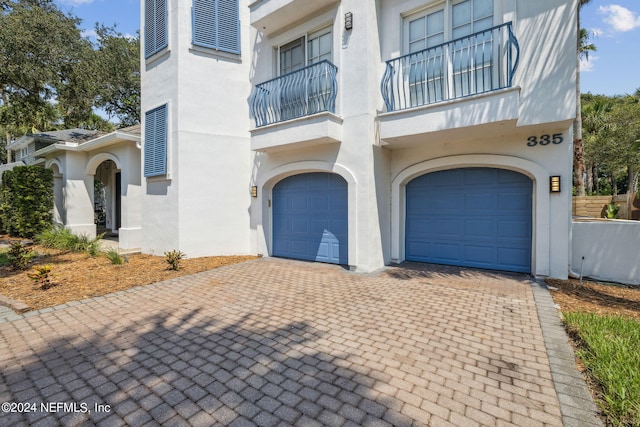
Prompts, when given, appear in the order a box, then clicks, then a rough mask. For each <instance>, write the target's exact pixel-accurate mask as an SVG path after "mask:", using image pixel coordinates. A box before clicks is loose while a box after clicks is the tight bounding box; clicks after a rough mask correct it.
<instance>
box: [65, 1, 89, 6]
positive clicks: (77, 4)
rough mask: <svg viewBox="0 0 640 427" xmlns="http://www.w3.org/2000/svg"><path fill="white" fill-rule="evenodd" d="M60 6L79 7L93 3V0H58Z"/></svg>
mask: <svg viewBox="0 0 640 427" xmlns="http://www.w3.org/2000/svg"><path fill="white" fill-rule="evenodd" d="M59 1H60V3H62V4H67V5H69V6H80V5H81V4H88V3H93V0H59Z"/></svg>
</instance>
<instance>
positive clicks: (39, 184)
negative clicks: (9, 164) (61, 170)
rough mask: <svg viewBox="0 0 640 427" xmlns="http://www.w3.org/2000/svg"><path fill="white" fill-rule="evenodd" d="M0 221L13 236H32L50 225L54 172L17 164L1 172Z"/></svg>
mask: <svg viewBox="0 0 640 427" xmlns="http://www.w3.org/2000/svg"><path fill="white" fill-rule="evenodd" d="M0 187H1V188H0V223H1V224H2V226H3V228H4V231H6V232H7V233H9V234H10V235H12V236H20V237H28V238H31V237H33V236H35V235H36V234H38V233H40V232H42V231H44V230H45V229H47V228H48V227H50V226H51V221H52V210H53V172H52V171H51V170H50V169H44V168H41V167H39V166H18V167H15V168H14V169H13V170H10V171H5V172H4V173H3V174H2V185H1V186H0Z"/></svg>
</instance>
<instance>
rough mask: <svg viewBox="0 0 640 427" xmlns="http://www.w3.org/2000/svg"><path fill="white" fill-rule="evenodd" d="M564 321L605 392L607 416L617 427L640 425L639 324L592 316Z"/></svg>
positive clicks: (566, 316) (577, 315) (575, 316)
mask: <svg viewBox="0 0 640 427" xmlns="http://www.w3.org/2000/svg"><path fill="white" fill-rule="evenodd" d="M564 321H565V324H566V326H567V329H568V330H569V331H570V332H571V333H573V334H575V335H576V336H577V338H578V342H579V344H580V346H579V349H578V351H577V355H578V357H579V358H580V359H581V360H582V362H583V363H584V365H585V367H586V368H587V370H588V371H589V373H590V374H591V375H592V376H593V378H594V379H595V380H596V381H597V382H598V384H599V385H600V387H601V389H602V396H601V400H602V402H601V405H600V406H601V408H602V410H603V412H604V413H605V415H606V416H607V417H608V419H609V420H610V421H611V423H612V424H613V425H615V426H636V427H638V426H640V322H638V321H637V320H634V319H631V318H628V317H623V316H612V315H608V316H600V315H597V314H593V313H565V314H564Z"/></svg>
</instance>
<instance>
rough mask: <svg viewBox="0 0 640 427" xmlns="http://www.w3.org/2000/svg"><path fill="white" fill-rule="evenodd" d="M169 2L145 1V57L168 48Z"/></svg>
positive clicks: (163, 0) (160, 0) (158, 0)
mask: <svg viewBox="0 0 640 427" xmlns="http://www.w3.org/2000/svg"><path fill="white" fill-rule="evenodd" d="M167 25H168V22H167V0H145V3H144V57H145V58H148V57H150V56H151V55H153V54H154V53H157V52H159V51H161V50H162V49H164V48H165V47H167V45H168V41H167V34H168V32H169V31H168V27H167Z"/></svg>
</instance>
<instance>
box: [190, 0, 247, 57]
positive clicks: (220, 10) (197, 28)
mask: <svg viewBox="0 0 640 427" xmlns="http://www.w3.org/2000/svg"><path fill="white" fill-rule="evenodd" d="M193 44H194V45H197V46H204V47H208V48H211V49H217V50H222V51H225V52H230V53H237V54H239V53H240V9H239V4H238V0H193Z"/></svg>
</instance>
